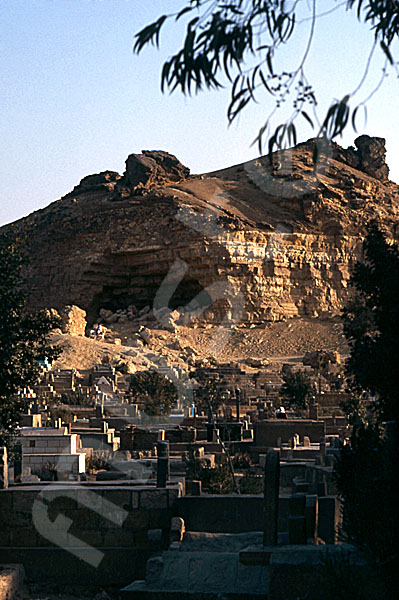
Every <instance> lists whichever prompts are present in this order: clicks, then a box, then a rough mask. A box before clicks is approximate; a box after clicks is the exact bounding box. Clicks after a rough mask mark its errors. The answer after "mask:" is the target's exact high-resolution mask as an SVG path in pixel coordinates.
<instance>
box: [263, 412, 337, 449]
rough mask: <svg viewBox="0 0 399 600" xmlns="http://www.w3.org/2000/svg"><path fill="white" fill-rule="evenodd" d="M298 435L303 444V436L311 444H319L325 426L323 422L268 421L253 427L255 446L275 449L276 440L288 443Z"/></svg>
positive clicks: (306, 420)
mask: <svg viewBox="0 0 399 600" xmlns="http://www.w3.org/2000/svg"><path fill="white" fill-rule="evenodd" d="M296 433H297V434H298V435H299V438H300V441H301V442H303V438H304V436H307V437H309V439H310V441H311V442H319V441H320V438H321V437H323V436H325V433H326V426H325V423H324V422H323V421H312V420H310V419H287V420H285V419H284V420H283V419H268V420H265V421H258V422H257V423H256V425H255V446H266V447H269V448H275V447H276V446H277V440H278V439H279V438H281V442H282V443H283V444H284V443H288V442H289V440H290V438H291V437H292V436H293V435H295V434H296Z"/></svg>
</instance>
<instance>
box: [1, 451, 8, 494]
mask: <svg viewBox="0 0 399 600" xmlns="http://www.w3.org/2000/svg"><path fill="white" fill-rule="evenodd" d="M7 488H8V459H7V448H6V447H0V489H1V490H6V489H7Z"/></svg>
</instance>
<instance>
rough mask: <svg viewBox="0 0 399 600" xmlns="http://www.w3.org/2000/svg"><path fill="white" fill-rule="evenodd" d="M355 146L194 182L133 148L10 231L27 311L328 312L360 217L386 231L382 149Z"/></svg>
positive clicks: (234, 316) (282, 157) (337, 296)
mask: <svg viewBox="0 0 399 600" xmlns="http://www.w3.org/2000/svg"><path fill="white" fill-rule="evenodd" d="M355 143H356V148H348V149H346V150H344V149H342V148H340V147H339V146H337V145H335V144H332V145H328V146H325V147H321V146H320V147H319V146H317V145H316V143H315V141H314V140H309V141H308V142H306V143H304V144H300V145H298V146H297V147H296V148H294V149H293V150H287V151H283V152H279V153H276V154H274V155H273V157H272V160H269V158H268V157H267V156H266V157H263V158H260V159H257V160H255V161H251V162H249V163H245V164H241V165H236V166H234V167H230V168H227V169H223V170H221V171H217V172H213V173H208V174H205V175H190V172H189V169H188V168H186V167H184V166H183V165H182V164H181V163H180V162H179V161H178V160H177V159H176V158H175V157H174V156H172V155H170V154H168V153H167V152H160V151H143V153H142V154H132V155H130V156H129V157H128V159H127V161H126V171H125V173H124V174H123V175H120V174H118V173H115V172H112V171H105V172H103V173H99V174H95V175H89V176H88V177H85V178H84V179H82V181H81V182H80V184H79V185H77V186H76V187H75V188H74V189H73V191H72V192H70V193H68V194H67V195H66V196H64V197H63V198H61V199H60V200H57V201H55V202H53V203H52V204H50V205H49V206H48V207H46V208H45V209H43V210H39V211H36V212H34V213H32V214H31V215H29V216H28V217H26V218H24V219H21V220H20V221H17V222H16V223H14V224H13V225H12V226H13V227H15V228H16V229H17V230H18V231H20V232H24V233H25V234H26V240H27V244H28V246H29V254H30V259H31V264H30V267H29V270H28V273H27V285H28V292H29V303H30V305H31V306H32V307H37V308H39V307H40V308H41V307H50V306H52V307H55V308H57V309H59V308H61V307H62V306H64V305H65V304H75V305H78V306H79V307H81V308H83V309H84V310H86V311H87V314H88V320H89V322H94V321H95V320H96V319H98V317H99V311H100V309H106V310H107V311H112V312H113V313H114V312H115V311H116V310H118V309H119V310H120V309H127V307H129V306H132V305H134V307H136V308H137V309H138V310H140V309H143V308H144V307H145V306H148V307H154V309H155V310H154V311H153V315H154V317H155V319H161V318H164V315H165V312H164V307H169V309H177V311H176V312H175V315H174V319H175V321H176V322H177V323H181V324H182V325H187V324H189V323H190V322H191V321H192V319H194V318H198V317H202V318H205V319H206V320H207V321H208V322H213V323H217V322H220V321H221V320H222V319H224V322H225V323H227V322H231V321H235V322H238V323H239V322H241V323H253V324H260V323H264V322H265V321H279V320H285V319H287V318H291V317H297V316H301V317H306V318H308V317H317V316H331V315H333V314H337V312H338V311H340V309H341V307H342V303H343V301H344V300H345V297H346V295H347V293H348V291H347V283H348V278H349V272H350V268H351V265H352V264H353V262H354V261H355V260H356V259H357V258H358V256H359V250H360V243H361V239H362V236H363V235H364V233H365V231H366V227H367V223H368V222H369V221H370V220H371V219H378V220H379V221H380V222H381V224H382V225H383V226H384V227H385V228H386V230H387V231H389V233H390V235H391V236H392V237H397V233H398V226H399V218H398V216H399V186H398V185H396V184H394V183H392V182H391V181H389V180H388V174H389V172H388V167H387V165H386V164H385V141H384V140H383V139H381V138H370V137H368V136H361V137H360V138H358V139H357V140H356V142H355ZM315 159H316V165H315V162H314V161H315ZM7 227H10V226H7ZM107 314H110V313H107ZM154 317H153V318H154Z"/></svg>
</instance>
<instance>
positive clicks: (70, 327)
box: [60, 305, 87, 335]
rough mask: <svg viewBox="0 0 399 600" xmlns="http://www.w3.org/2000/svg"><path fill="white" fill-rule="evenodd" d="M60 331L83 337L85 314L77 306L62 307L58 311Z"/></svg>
mask: <svg viewBox="0 0 399 600" xmlns="http://www.w3.org/2000/svg"><path fill="white" fill-rule="evenodd" d="M60 317H61V331H62V333H67V334H69V335H85V331H86V325H87V322H86V312H85V311H84V310H82V309H81V308H79V306H74V305H73V306H64V307H63V308H62V309H61V310H60Z"/></svg>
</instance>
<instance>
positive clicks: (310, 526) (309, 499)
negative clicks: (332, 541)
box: [305, 494, 319, 544]
mask: <svg viewBox="0 0 399 600" xmlns="http://www.w3.org/2000/svg"><path fill="white" fill-rule="evenodd" d="M318 511H319V504H318V498H317V495H316V494H312V495H307V496H306V501H305V527H306V543H307V544H316V543H317V525H318Z"/></svg>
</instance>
